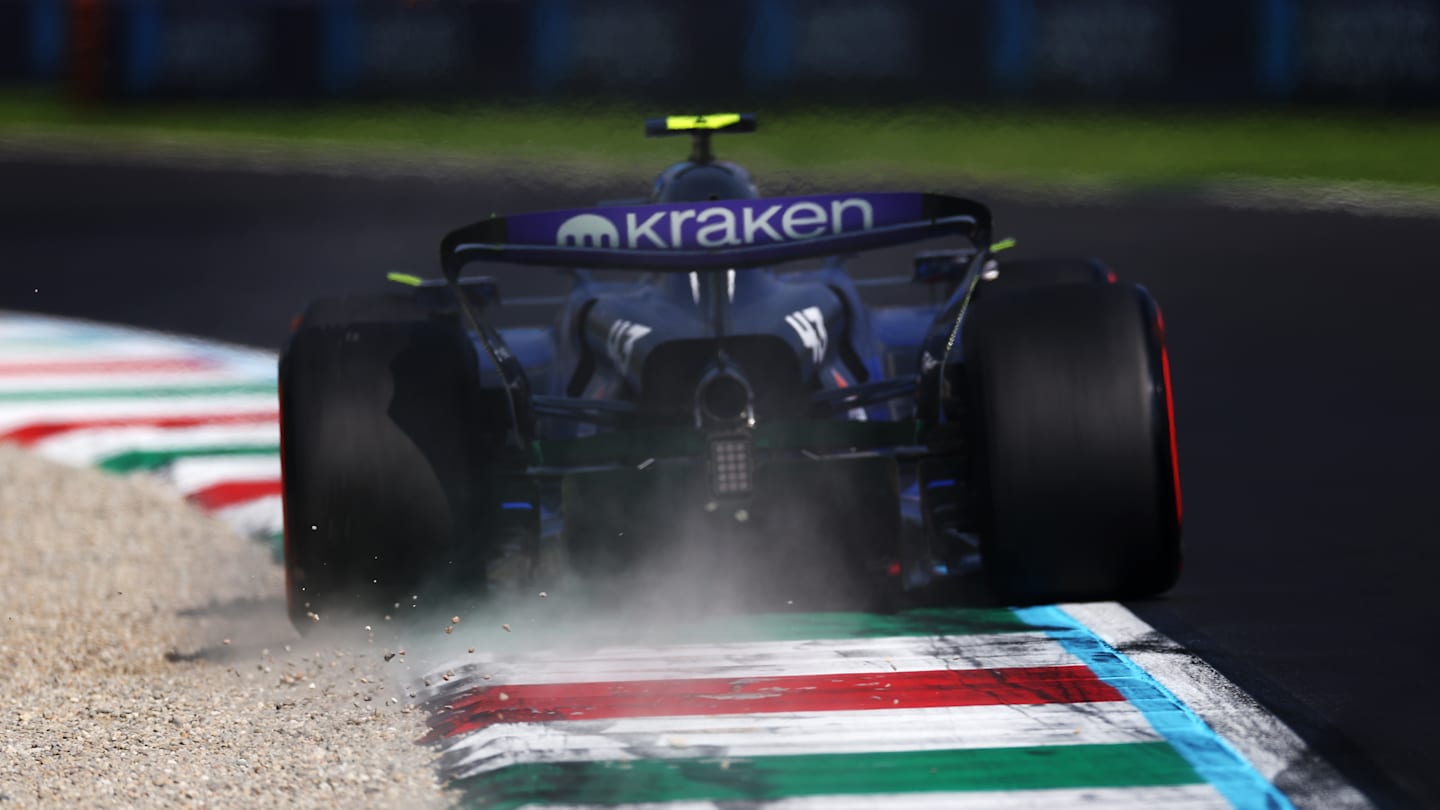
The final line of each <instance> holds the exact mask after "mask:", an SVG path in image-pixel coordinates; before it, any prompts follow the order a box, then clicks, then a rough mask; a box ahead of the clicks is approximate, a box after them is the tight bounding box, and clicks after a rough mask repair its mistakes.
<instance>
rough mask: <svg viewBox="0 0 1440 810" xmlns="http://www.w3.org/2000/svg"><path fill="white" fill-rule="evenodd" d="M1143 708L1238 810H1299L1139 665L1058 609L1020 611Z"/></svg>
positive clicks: (1022, 618) (1204, 776) (1182, 754)
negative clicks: (1295, 809)
mask: <svg viewBox="0 0 1440 810" xmlns="http://www.w3.org/2000/svg"><path fill="white" fill-rule="evenodd" d="M1015 615H1016V616H1017V617H1018V618H1020V619H1021V620H1023V621H1025V622H1026V623H1028V624H1029V625H1031V627H1032V628H1034V629H1039V630H1044V631H1045V633H1046V634H1047V635H1049V636H1050V637H1051V638H1053V639H1055V640H1056V641H1058V642H1060V644H1061V646H1063V647H1064V648H1065V649H1066V650H1067V651H1068V652H1070V653H1071V654H1072V655H1074V656H1075V657H1076V658H1079V659H1080V660H1081V661H1083V662H1084V663H1085V665H1086V666H1088V667H1090V669H1091V671H1093V672H1094V673H1095V674H1096V675H1098V676H1100V679H1101V680H1103V681H1105V682H1106V683H1108V684H1110V685H1111V686H1113V687H1114V688H1115V689H1116V690H1117V691H1118V692H1120V694H1121V695H1123V696H1124V698H1125V700H1126V701H1127V702H1128V703H1130V704H1132V705H1133V706H1135V708H1137V709H1139V710H1140V711H1141V713H1142V714H1144V715H1145V719H1147V720H1149V721H1150V725H1151V726H1153V727H1154V728H1155V731H1156V732H1157V733H1159V734H1160V736H1162V737H1164V738H1165V739H1166V740H1167V741H1168V742H1169V743H1170V744H1171V745H1172V746H1174V748H1175V750H1176V751H1177V752H1179V754H1180V756H1182V757H1184V758H1185V761H1186V762H1189V763H1190V765H1191V766H1192V767H1194V768H1195V771H1196V772H1197V773H1198V774H1200V776H1201V777H1202V778H1204V779H1205V781H1206V782H1208V783H1209V784H1211V785H1213V786H1214V787H1215V789H1216V790H1218V791H1220V794H1221V795H1222V796H1224V797H1225V799H1226V800H1227V801H1229V802H1230V803H1231V804H1232V805H1234V806H1235V807H1236V808H1237V810H1294V805H1292V804H1291V803H1290V799H1289V798H1288V797H1286V796H1285V794H1284V793H1281V792H1280V790H1279V789H1278V788H1276V787H1275V786H1274V785H1272V784H1270V782H1269V781H1268V780H1267V779H1265V777H1263V776H1261V775H1260V773H1259V772H1258V771H1256V770H1255V767H1254V766H1252V765H1251V764H1250V763H1249V762H1248V761H1246V759H1245V758H1244V757H1243V756H1241V755H1240V753H1239V752H1238V751H1236V750H1235V749H1234V748H1232V747H1231V746H1230V744H1229V743H1227V742H1225V740H1223V739H1221V737H1220V735H1218V734H1216V733H1215V731H1214V730H1213V729H1211V728H1210V726H1209V725H1207V724H1206V723H1205V721H1204V720H1201V719H1200V716H1199V715H1197V714H1195V712H1193V711H1191V710H1190V707H1188V706H1186V705H1185V704H1184V702H1182V701H1181V700H1180V699H1179V698H1177V697H1175V695H1174V694H1172V693H1171V692H1170V690H1168V689H1166V688H1165V687H1164V686H1162V685H1161V684H1160V682H1159V681H1157V680H1155V679H1154V678H1153V677H1151V676H1150V673H1148V672H1146V671H1145V670H1144V669H1143V668H1142V667H1140V665H1139V664H1136V663H1135V662H1134V661H1131V660H1130V659H1129V658H1127V657H1126V656H1125V655H1123V654H1121V653H1120V652H1118V651H1117V650H1115V648H1113V647H1111V646H1110V645H1108V644H1106V643H1105V642H1104V641H1102V640H1101V639H1100V638H1099V637H1098V636H1096V635H1095V634H1094V633H1093V632H1091V631H1090V628H1088V627H1086V626H1085V625H1083V624H1081V623H1080V622H1078V621H1076V620H1075V619H1074V618H1073V617H1071V616H1070V614H1068V613H1066V612H1065V611H1063V610H1061V609H1060V608H1058V607H1034V608H1017V609H1016V610H1015Z"/></svg>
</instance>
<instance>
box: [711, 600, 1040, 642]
mask: <svg viewBox="0 0 1440 810" xmlns="http://www.w3.org/2000/svg"><path fill="white" fill-rule="evenodd" d="M1034 631H1035V628H1034V627H1032V626H1030V625H1028V624H1026V623H1025V622H1022V621H1020V620H1019V619H1018V618H1016V616H1015V613H1014V612H1013V611H1011V610H1010V609H1009V608H965V609H955V608H925V609H921V610H906V611H901V612H899V613H891V614H887V615H877V614H874V613H769V614H762V615H755V616H732V617H722V618H716V619H711V620H701V621H699V622H696V623H694V624H692V625H690V626H688V627H686V628H685V631H684V637H683V639H682V640H685V641H688V642H689V643H710V644H719V643H723V642H729V641H792V640H794V641H805V640H808V639H816V638H822V639H840V638H889V637H891V636H973V635H980V634H983V633H1020V632H1034Z"/></svg>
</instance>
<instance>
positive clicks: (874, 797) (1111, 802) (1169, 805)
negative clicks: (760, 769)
mask: <svg viewBox="0 0 1440 810" xmlns="http://www.w3.org/2000/svg"><path fill="white" fill-rule="evenodd" d="M737 806H744V807H752V806H754V807H763V808H765V810H880V808H883V810H1059V808H1068V807H1082V808H1086V810H1154V808H1161V807H1163V808H1166V810H1219V808H1229V807H1230V803H1229V802H1227V801H1225V797H1223V796H1221V795H1220V794H1219V792H1218V791H1216V790H1215V788H1213V787H1211V786H1209V785H1174V786H1165V787H1136V788H1065V789H1054V790H1006V791H996V790H977V791H965V792H956V793H883V794H882V793H876V794H859V795H852V796H798V797H795V798H790V799H778V800H775V801H767V802H754V803H750V802H704V801H702V802H653V803H645V804H627V805H625V808H626V810H731V809H732V808H735V807H737ZM539 807H544V808H546V810H615V805H611V804H607V805H591V804H545V805H535V804H527V805H524V806H523V808H522V810H529V809H530V808H539Z"/></svg>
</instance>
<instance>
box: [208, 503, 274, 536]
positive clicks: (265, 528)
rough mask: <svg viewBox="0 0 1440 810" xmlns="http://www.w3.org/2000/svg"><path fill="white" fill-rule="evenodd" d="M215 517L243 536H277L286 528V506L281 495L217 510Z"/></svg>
mask: <svg viewBox="0 0 1440 810" xmlns="http://www.w3.org/2000/svg"><path fill="white" fill-rule="evenodd" d="M214 515H215V516H216V517H218V518H219V519H220V520H222V521H224V522H225V524H226V525H228V526H230V527H231V528H233V529H235V530H236V531H237V532H240V533H241V534H247V535H254V534H262V535H269V534H275V533H276V532H279V531H281V530H283V529H284V528H285V506H284V501H283V500H282V499H281V497H280V496H279V495H266V496H264V497H261V498H256V499H255V500H253V501H247V502H246V503H240V504H236V505H234V506H227V507H225V508H224V509H217V510H215V512H214Z"/></svg>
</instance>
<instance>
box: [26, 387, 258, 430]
mask: <svg viewBox="0 0 1440 810" xmlns="http://www.w3.org/2000/svg"><path fill="white" fill-rule="evenodd" d="M278 407H279V400H278V399H276V396H275V394H273V393H270V394H224V395H220V396H203V395H202V396H190V397H158V398H155V399H147V398H145V397H116V398H115V399H69V400H66V399H61V400H54V401H42V402H0V433H9V432H10V431H12V430H16V429H18V428H23V427H28V426H30V425H39V424H54V423H57V422H75V421H81V420H86V419H125V418H136V419H148V418H157V419H158V418H164V417H171V416H221V415H225V414H233V413H261V412H265V411H274V410H276V409H277V408H278Z"/></svg>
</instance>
